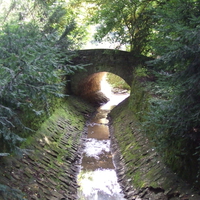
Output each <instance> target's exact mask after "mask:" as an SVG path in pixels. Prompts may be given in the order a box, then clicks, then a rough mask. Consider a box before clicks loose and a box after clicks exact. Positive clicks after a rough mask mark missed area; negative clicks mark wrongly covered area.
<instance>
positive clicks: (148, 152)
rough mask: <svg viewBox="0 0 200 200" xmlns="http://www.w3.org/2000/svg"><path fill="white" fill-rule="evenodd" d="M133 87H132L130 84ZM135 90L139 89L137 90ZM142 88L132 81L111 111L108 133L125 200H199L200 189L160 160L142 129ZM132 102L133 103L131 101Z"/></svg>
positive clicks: (143, 103) (144, 105)
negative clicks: (128, 91) (128, 92)
mask: <svg viewBox="0 0 200 200" xmlns="http://www.w3.org/2000/svg"><path fill="white" fill-rule="evenodd" d="M133 87H135V88H133ZM135 90H138V91H137V92H136V91H135ZM143 98H145V94H144V92H143V91H142V90H141V91H139V86H138V85H137V84H136V83H135V84H134V85H133V86H132V94H131V96H130V97H129V99H127V100H126V101H124V102H122V103H121V104H120V105H118V106H117V107H116V108H114V109H113V110H112V111H111V114H110V118H111V124H110V134H111V143H112V151H113V155H114V162H115V165H116V169H117V174H118V178H119V181H120V184H121V186H122V188H123V190H124V192H125V195H126V198H127V199H128V200H133V199H137V200H140V199H142V200H143V199H146V200H147V199H148V200H150V199H152V200H169V199H170V200H199V199H200V195H199V194H198V193H199V191H198V190H197V191H193V190H191V186H189V185H187V184H186V182H183V181H182V180H181V179H180V177H177V175H176V174H175V173H173V172H172V171H171V170H170V169H169V168H168V167H167V166H166V165H165V164H164V162H163V160H162V158H161V156H160V155H159V153H158V152H157V151H156V148H155V146H154V145H153V143H152V142H151V141H150V140H149V139H148V137H147V135H145V134H144V133H143V132H142V131H141V129H142V127H141V124H140V123H139V121H141V120H142V117H141V116H138V115H136V111H137V110H140V111H141V112H140V114H141V115H142V113H143V114H144V112H145V109H144V108H145V107H146V104H145V101H143ZM133 104H134V105H133Z"/></svg>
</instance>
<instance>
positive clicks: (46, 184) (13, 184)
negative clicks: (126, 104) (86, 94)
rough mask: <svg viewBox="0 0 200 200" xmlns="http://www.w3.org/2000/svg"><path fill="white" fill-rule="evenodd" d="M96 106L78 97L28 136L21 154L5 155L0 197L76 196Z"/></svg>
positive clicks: (0, 172)
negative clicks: (88, 127) (84, 145)
mask: <svg viewBox="0 0 200 200" xmlns="http://www.w3.org/2000/svg"><path fill="white" fill-rule="evenodd" d="M93 111H94V110H93V108H92V107H90V106H89V105H88V104H86V103H84V102H83V101H80V100H78V99H77V98H74V97H68V99H67V101H66V102H63V104H62V106H61V107H60V108H59V109H57V110H56V111H55V112H54V114H53V115H52V116H51V117H50V118H49V119H48V120H46V122H45V123H44V124H43V125H42V127H41V129H40V130H39V131H38V132H37V133H36V134H34V135H33V136H32V137H30V138H28V139H27V141H26V143H25V144H24V146H23V148H24V149H25V150H24V154H23V155H21V156H20V157H19V156H18V157H16V156H13V157H12V156H10V157H7V158H1V165H0V200H1V199H2V200H3V199H9V200H11V199H12V200H19V199H20V200H21V199H28V200H34V199H35V200H36V199H45V200H61V199H62V200H65V199H67V200H70V199H71V200H74V199H76V191H77V187H78V185H77V182H76V174H77V170H78V166H77V164H78V162H79V161H80V151H81V148H82V147H81V145H82V142H83V140H84V137H85V133H86V132H85V123H86V120H87V119H88V117H89V115H90V114H91V113H92V112H93Z"/></svg>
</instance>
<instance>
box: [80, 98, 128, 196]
mask: <svg viewBox="0 0 200 200" xmlns="http://www.w3.org/2000/svg"><path fill="white" fill-rule="evenodd" d="M128 96H129V94H112V96H111V98H110V99H111V100H110V101H109V102H108V103H106V104H104V105H103V106H101V107H99V108H98V109H97V113H96V115H95V116H93V117H92V118H91V119H90V121H89V123H88V127H87V128H88V134H87V139H86V142H85V147H84V151H83V155H82V164H81V167H80V173H79V175H78V184H79V186H80V187H79V189H78V200H125V198H124V194H123V192H122V190H121V188H120V185H119V183H118V181H117V175H116V171H115V167H114V163H113V160H112V154H111V151H110V136H109V127H108V123H109V121H108V119H107V115H108V113H109V112H110V111H111V110H112V108H114V107H115V106H116V105H118V104H119V103H120V102H122V101H123V100H124V99H125V98H127V97H128Z"/></svg>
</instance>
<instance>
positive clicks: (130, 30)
mask: <svg viewBox="0 0 200 200" xmlns="http://www.w3.org/2000/svg"><path fill="white" fill-rule="evenodd" d="M79 2H86V3H89V6H88V7H89V8H88V12H89V19H88V21H89V23H93V24H94V25H96V27H97V31H96V34H95V39H96V41H98V42H101V41H102V40H107V41H110V42H111V43H116V46H117V47H116V48H120V47H121V46H122V45H125V46H126V47H127V49H128V50H130V51H131V52H134V53H135V54H141V53H142V52H143V53H144V52H145V51H147V48H148V40H149V36H150V33H151V31H152V29H151V27H152V25H153V23H154V20H155V18H153V17H152V14H153V9H152V8H153V7H154V6H155V5H156V4H155V1H149V0H143V1H140V0H133V1H129V0H121V1H118V0H114V1H109V0H106V1H105V0H96V1H93V0H91V1H83V0H79ZM84 5H85V4H84Z"/></svg>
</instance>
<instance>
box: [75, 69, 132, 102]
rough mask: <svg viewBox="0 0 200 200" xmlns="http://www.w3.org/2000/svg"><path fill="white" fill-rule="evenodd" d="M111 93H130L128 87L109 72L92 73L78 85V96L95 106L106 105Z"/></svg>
mask: <svg viewBox="0 0 200 200" xmlns="http://www.w3.org/2000/svg"><path fill="white" fill-rule="evenodd" d="M113 93H115V94H116V93H119V94H120V93H121V94H122V93H130V86H129V85H128V84H127V83H126V82H125V80H124V79H122V78H121V77H119V76H117V75H115V74H112V73H109V72H98V73H94V74H92V75H89V76H88V77H87V78H85V79H84V80H83V81H81V82H80V83H79V84H78V95H79V96H81V97H82V98H83V99H85V100H87V101H89V102H90V103H92V104H93V105H96V106H100V105H102V104H105V103H107V102H108V101H109V100H110V98H111V97H112V94H113Z"/></svg>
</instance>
